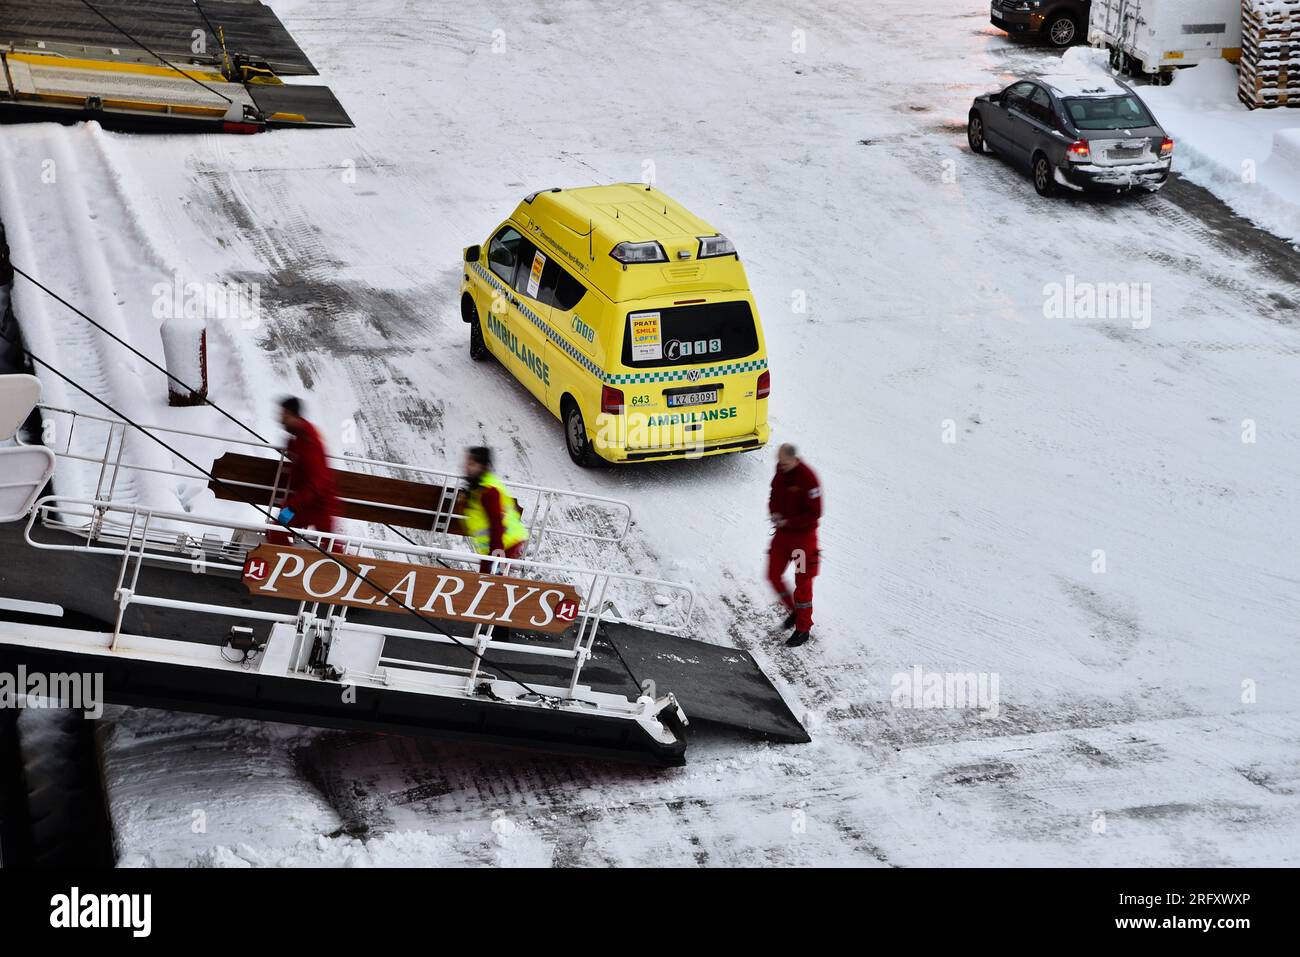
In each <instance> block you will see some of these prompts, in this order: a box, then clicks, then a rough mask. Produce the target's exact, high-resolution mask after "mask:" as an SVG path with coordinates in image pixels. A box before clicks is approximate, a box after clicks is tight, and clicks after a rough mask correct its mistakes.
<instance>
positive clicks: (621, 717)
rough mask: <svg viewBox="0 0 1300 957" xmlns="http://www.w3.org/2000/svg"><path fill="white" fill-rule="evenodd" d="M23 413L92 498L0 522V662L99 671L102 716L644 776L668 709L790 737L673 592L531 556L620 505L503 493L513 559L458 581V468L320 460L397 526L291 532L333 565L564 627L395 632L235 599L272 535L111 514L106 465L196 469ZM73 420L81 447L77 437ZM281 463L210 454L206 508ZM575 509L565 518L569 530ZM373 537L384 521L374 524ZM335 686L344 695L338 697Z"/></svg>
mask: <svg viewBox="0 0 1300 957" xmlns="http://www.w3.org/2000/svg"><path fill="white" fill-rule="evenodd" d="M42 414H43V416H45V417H58V416H66V417H68V418H69V422H65V423H64V424H63V425H62V426H60V427H59V428H58V429H56V432H57V434H60V435H62V436H65V437H66V438H65V441H66V443H67V445H66V447H63V448H58V449H54V450H47V449H44V448H43V447H26V448H39V449H40V451H41V452H43V453H45V454H46V455H50V456H51V458H52V457H53V456H54V455H57V457H58V459H59V461H61V462H68V463H75V462H80V463H82V465H81V466H79V467H83V468H84V467H85V465H90V466H91V467H92V470H93V469H95V468H97V469H98V487H97V491H96V496H95V498H93V499H85V500H77V499H68V498H61V497H58V496H53V495H47V496H45V497H44V498H42V499H40V500H39V501H38V502H36V503H35V506H34V507H33V508H31V509H30V511H29V513H28V516H27V519H26V521H25V522H20V523H12V522H11V523H9V524H5V525H0V555H3V556H4V558H3V560H0V667H2V666H15V665H18V664H27V665H28V667H43V668H47V669H55V670H60V671H86V670H95V671H97V672H100V673H102V674H104V676H105V696H106V698H107V700H109V701H116V702H120V703H124V704H133V705H152V706H156V707H164V708H173V709H179V710H194V711H203V712H213V713H219V714H232V715H242V716H246V717H253V718H260V719H268V720H282V721H291V722H296V723H303V724H315V725H321V726H326V727H345V728H360V729H370V730H380V731H397V732H402V733H412V734H426V735H432V736H437V737H445V738H452V739H457V740H486V741H496V742H498V743H503V744H508V745H516V746H524V747H530V748H539V749H544V750H552V751H562V752H572V753H577V754H584V755H599V756H612V757H619V758H626V759H633V760H648V761H651V762H656V763H664V764H677V763H681V761H682V760H684V753H685V747H686V738H685V736H684V730H685V729H684V723H683V722H679V721H677V720H675V719H674V718H673V716H674V715H679V716H680V714H681V710H680V709H684V711H685V716H684V717H685V718H689V719H690V720H691V721H703V722H705V723H712V724H716V725H720V726H725V727H728V728H733V729H736V730H738V731H741V732H744V733H747V734H751V735H755V736H758V737H762V738H766V739H769V740H773V741H779V742H802V741H807V740H808V736H807V734H806V732H805V731H804V729H803V728H802V727H801V726H800V724H799V722H798V720H797V719H796V718H795V716H794V715H793V713H792V712H791V711H790V709H789V707H788V706H787V705H786V704H785V702H784V701H783V700H782V699H781V696H780V694H779V693H778V692H777V690H776V689H775V688H774V687H773V686H772V684H771V682H770V681H769V680H768V679H767V678H766V676H765V675H764V674H763V673H762V670H761V669H760V668H759V666H758V665H757V663H756V662H755V661H754V659H753V658H752V656H750V655H748V654H746V653H745V652H743V651H738V650H735V649H730V648H722V647H718V646H713V645H709V644H707V643H705V642H701V641H698V640H695V639H694V638H693V637H692V636H691V614H692V611H693V607H694V592H693V590H692V589H690V588H689V586H684V585H679V584H675V583H672V582H667V581H660V580H655V579H647V578H644V577H642V576H636V575H630V574H619V573H615V572H610V571H608V570H592V569H585V568H580V567H573V566H566V565H563V564H560V563H557V562H556V561H553V560H548V559H547V558H546V554H547V552H548V550H550V549H551V548H552V547H553V546H556V545H558V544H560V543H563V542H565V541H566V540H567V541H569V542H572V543H577V544H579V545H581V546H591V545H596V546H599V545H601V544H602V543H603V544H617V543H618V542H620V541H621V540H622V539H623V537H624V536H625V535H626V534H627V531H628V530H629V528H630V527H631V513H630V510H629V509H627V508H626V504H625V503H621V502H618V501H617V500H613V499H604V498H601V497H598V496H584V495H582V494H580V493H573V492H568V491H565V490H558V489H547V488H544V487H540V486H528V485H522V484H520V485H517V486H516V490H517V491H518V494H519V498H520V501H521V505H522V506H523V511H524V514H525V520H526V522H527V523H528V524H529V526H530V532H531V538H530V543H531V544H530V551H529V553H528V554H527V555H526V556H525V557H524V558H521V559H516V560H505V559H503V560H501V561H500V562H498V564H497V566H496V567H494V568H492V569H490V570H489V573H488V574H487V575H479V574H478V570H479V569H478V566H479V561H480V559H479V556H476V555H473V554H470V553H467V552H465V551H463V550H461V549H460V548H458V547H457V545H456V540H457V538H458V536H459V534H460V529H459V527H458V525H459V519H460V514H461V513H460V511H459V510H460V508H461V507H462V504H463V503H462V501H461V499H460V497H459V481H458V477H456V476H454V475H451V474H450V473H445V472H440V471H438V470H435V469H426V468H421V467H417V466H409V465H403V464H399V463H383V462H377V461H375V460H346V459H344V460H338V459H336V461H345V462H347V464H349V465H351V466H361V467H365V468H367V472H366V473H361V472H357V471H355V469H354V468H349V469H339V470H338V471H339V474H340V477H341V480H340V483H339V484H340V489H341V492H342V494H343V495H344V508H345V511H346V512H347V513H349V514H350V515H351V516H352V519H353V521H354V522H366V523H369V527H371V528H374V526H375V524H376V523H378V524H380V525H383V524H388V523H396V525H398V526H401V529H402V530H401V531H400V532H398V537H399V538H400V540H396V539H393V538H391V537H386V538H383V539H372V538H366V537H364V536H362V535H360V534H352V535H346V534H337V535H333V536H317V533H309V534H310V535H312V536H314V537H318V538H319V539H320V544H321V545H323V546H325V547H326V548H328V549H330V550H335V549H338V550H339V554H341V555H343V556H344V558H343V559H340V560H339V561H341V562H345V564H344V565H343V566H341V567H343V568H346V567H347V565H346V562H351V563H354V564H353V567H354V568H355V563H359V562H367V563H375V564H379V563H382V562H383V561H384V560H395V561H391V562H390V563H391V564H395V565H397V566H398V567H399V568H401V569H408V568H409V569H416V568H418V569H421V574H424V575H431V576H451V575H453V574H460V575H474V576H475V577H476V579H478V580H479V583H480V585H481V584H482V581H484V580H487V579H492V580H494V581H498V582H504V581H507V580H513V581H515V582H516V584H517V585H519V586H520V587H522V586H523V585H528V584H530V583H533V584H542V585H546V584H547V583H554V582H559V583H563V584H562V585H560V586H557V587H565V588H571V589H573V593H574V594H576V595H578V596H580V604H579V603H575V608H577V607H580V608H581V614H579V615H577V617H576V618H575V619H573V620H570V619H568V618H565V619H564V621H566V622H570V621H571V623H570V624H568V625H567V626H557V627H553V628H551V629H550V630H547V629H537V630H532V629H529V628H527V627H517V626H516V627H512V630H511V631H510V632H509V633H508V634H505V633H501V632H500V631H498V629H497V624H499V623H500V622H497V623H494V624H491V625H489V626H488V627H484V625H483V624H482V623H479V624H469V623H467V622H466V619H465V618H463V617H461V618H456V617H454V616H453V617H450V618H444V617H442V616H441V615H438V616H436V617H435V614H434V613H432V612H430V613H428V614H426V615H424V616H423V617H424V618H425V619H427V620H423V621H417V620H416V619H415V617H414V616H409V615H394V614H392V613H391V612H392V609H389V610H386V611H377V610H373V609H372V608H370V607H366V606H365V605H364V604H362V605H361V606H360V607H355V606H352V605H347V604H346V603H342V604H340V603H331V602H329V601H323V602H313V601H308V600H302V601H296V600H295V601H293V602H289V601H286V600H285V597H279V596H278V595H277V596H276V597H268V596H264V595H262V594H259V593H258V591H259V590H258V589H256V588H253V587H251V586H250V575H251V574H252V573H251V572H250V567H251V564H250V563H251V562H252V560H253V558H254V557H255V553H256V554H261V551H260V550H261V549H265V548H266V547H267V546H266V545H265V544H264V540H265V537H266V535H267V534H268V533H270V532H273V531H274V527H273V526H268V525H266V524H265V522H264V521H259V522H237V521H230V520H229V519H215V518H202V517H199V516H196V515H191V514H187V513H167V512H162V511H159V510H156V509H142V508H140V507H137V506H134V505H128V504H122V503H118V502H114V501H113V496H114V490H115V489H116V487H117V485H118V480H119V476H120V473H122V472H124V471H128V470H133V471H140V472H149V471H162V472H163V473H164V474H166V475H168V476H172V477H174V478H181V479H191V480H193V479H195V478H197V477H198V476H196V475H195V474H194V473H192V472H182V471H177V470H167V469H161V470H160V469H157V468H149V467H145V466H138V465H128V464H125V463H123V462H122V455H121V451H122V447H123V443H124V441H125V436H126V434H127V431H128V428H127V426H126V425H125V424H124V423H121V422H117V421H116V420H112V419H107V418H103V417H96V416H87V415H84V414H77V413H71V412H68V411H67V410H61V409H53V408H49V407H46V408H43V409H42ZM86 420H89V421H86ZM79 422H80V424H78V423H79ZM95 425H98V426H99V427H100V434H99V435H97V436H95V437H94V438H93V439H92V440H91V441H90V443H89V444H87V441H86V440H87V439H88V438H89V433H90V431H91V427H92V426H95ZM145 428H146V429H148V431H151V432H157V433H160V434H167V433H169V432H170V433H172V434H173V435H176V436H180V435H185V436H188V437H190V438H191V439H192V438H194V437H195V435H196V433H180V432H177V431H176V430H168V429H163V428H161V427H152V426H147V427H145ZM74 436H78V437H80V438H79V439H78V440H77V441H78V442H79V443H80V444H74ZM100 437H102V438H103V444H102V447H100V446H98V445H97V442H98V441H99V438H100ZM220 442H221V444H222V445H223V446H224V445H243V446H245V447H248V446H258V445H259V443H255V442H248V441H241V440H232V439H222V440H220ZM20 448H23V447H21V446H20ZM261 450H262V451H267V452H269V451H272V450H271V449H270V447H267V446H262V449H261ZM0 454H4V453H3V452H2V451H0ZM282 470H283V467H282V464H281V463H280V462H279V460H278V459H272V458H270V457H269V456H266V457H261V456H255V455H246V454H243V453H231V452H229V451H225V452H223V454H221V455H219V456H217V461H216V464H215V465H214V467H213V469H212V475H213V476H214V477H216V478H214V481H217V480H219V481H220V483H221V484H222V486H223V489H222V490H223V491H224V493H225V494H224V495H223V496H222V497H224V498H227V499H230V500H233V501H245V502H247V503H249V504H250V505H253V504H257V505H266V504H275V503H276V501H277V499H278V497H279V496H280V495H282V493H283V490H284V488H283V486H284V481H283V475H282ZM385 471H388V472H390V473H395V474H387V475H385V474H382V473H384V472H385ZM398 475H401V476H403V477H397V476H398ZM56 484H57V477H56ZM580 513H581V514H582V515H584V516H586V517H583V518H580V519H579V520H577V521H574V516H575V515H578V514H580ZM593 515H594V516H598V517H596V518H593V517H592V516H593ZM390 531H398V530H397V529H396V528H394V527H393V526H392V525H391V524H390ZM461 548H463V546H461ZM288 551H293V550H292V549H288ZM302 551H303V554H305V555H306V556H307V557H309V558H311V559H313V560H315V561H321V559H319V558H318V557H317V555H316V554H315V553H311V552H310V551H309V550H305V549H304V550H302ZM319 554H320V555H326V553H325V552H324V551H322V552H320V553H319ZM375 556H383V557H382V558H379V557H375ZM323 561H324V563H325V564H330V562H331V559H330V558H329V556H328V555H326V557H325V559H324V560H323ZM444 569H445V570H446V571H444ZM457 569H459V571H457ZM469 569H472V570H473V571H469ZM502 576H513V578H503V577H502ZM254 577H256V576H254ZM257 580H258V581H260V580H262V579H257ZM340 581H342V579H340ZM273 594H274V593H273ZM349 594H351V592H349ZM288 597H293V596H288ZM430 604H431V607H434V608H435V611H436V606H432V600H430ZM354 605H355V603H354ZM620 609H622V610H620ZM448 610H449V611H452V609H451V607H450V606H448ZM424 611H425V612H429V609H428V608H425V609H424ZM422 626H427V627H422ZM560 627H563V630H559V629H560ZM236 633H242V639H241V640H242V641H243V643H244V646H245V647H254V648H257V649H258V653H257V655H256V656H255V657H254V658H253V659H252V660H249V659H248V657H247V656H244V657H243V658H240V656H239V655H238V654H233V655H232V647H233V644H234V635H235V634H236ZM343 689H352V695H353V696H352V700H350V701H349V700H347V695H346V694H341V691H342V690H343ZM679 706H680V708H679Z"/></svg>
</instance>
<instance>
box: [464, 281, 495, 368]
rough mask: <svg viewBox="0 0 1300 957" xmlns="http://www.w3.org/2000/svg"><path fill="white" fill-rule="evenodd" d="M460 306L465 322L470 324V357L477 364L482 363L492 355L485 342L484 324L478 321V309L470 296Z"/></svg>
mask: <svg viewBox="0 0 1300 957" xmlns="http://www.w3.org/2000/svg"><path fill="white" fill-rule="evenodd" d="M460 306H461V309H462V310H463V312H464V318H465V321H466V322H468V323H469V357H470V358H471V359H473V360H474V361H475V362H482V361H483V360H484V359H487V358H489V357H490V356H491V355H492V353H490V352H488V347H487V343H486V342H484V341H483V323H481V322H479V321H478V307H477V306H475V305H474V300H473V299H471V298H470V297H469V296H466V297H465V298H464V299H463V300H462V301H461V304H460Z"/></svg>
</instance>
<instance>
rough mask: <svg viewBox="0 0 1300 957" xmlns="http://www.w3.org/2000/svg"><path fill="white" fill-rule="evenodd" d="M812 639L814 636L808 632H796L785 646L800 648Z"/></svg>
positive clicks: (787, 640)
mask: <svg viewBox="0 0 1300 957" xmlns="http://www.w3.org/2000/svg"><path fill="white" fill-rule="evenodd" d="M810 637H812V636H811V635H809V634H808V632H806V631H796V632H795V633H794V634H793V635H791V636H790V637H789V638H787V639H786V642H785V646H786V647H787V648H798V647H799V646H800V645H802V644H803V643H804V642H805V641H807V640H808V639H809V638H810Z"/></svg>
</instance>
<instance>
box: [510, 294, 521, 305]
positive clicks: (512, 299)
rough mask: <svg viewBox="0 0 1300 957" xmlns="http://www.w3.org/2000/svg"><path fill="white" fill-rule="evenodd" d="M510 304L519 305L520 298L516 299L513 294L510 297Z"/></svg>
mask: <svg viewBox="0 0 1300 957" xmlns="http://www.w3.org/2000/svg"><path fill="white" fill-rule="evenodd" d="M510 305H512V306H517V305H519V300H518V299H516V298H515V297H514V296H511V297H510Z"/></svg>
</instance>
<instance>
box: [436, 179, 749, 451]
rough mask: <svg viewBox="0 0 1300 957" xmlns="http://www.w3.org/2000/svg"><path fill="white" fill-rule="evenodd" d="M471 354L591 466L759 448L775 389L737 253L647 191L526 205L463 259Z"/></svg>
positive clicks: (580, 194) (573, 192)
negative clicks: (528, 395)
mask: <svg viewBox="0 0 1300 957" xmlns="http://www.w3.org/2000/svg"><path fill="white" fill-rule="evenodd" d="M461 317H462V318H463V319H464V320H465V322H467V323H468V324H469V327H470V330H469V332H470V355H471V356H473V357H474V358H475V359H486V358H488V357H489V356H493V357H495V358H496V359H498V360H499V361H500V362H501V363H502V364H503V365H504V366H505V367H506V369H508V370H509V371H510V373H511V374H512V375H513V376H514V377H515V378H517V379H518V380H519V381H520V382H522V383H523V384H524V386H526V387H527V388H528V390H529V391H530V392H532V393H533V395H534V396H536V398H537V400H538V401H539V402H541V403H543V404H544V405H545V406H546V407H547V408H548V409H550V410H551V412H552V413H553V414H554V415H556V416H557V417H558V418H559V419H560V420H561V421H562V422H563V423H564V435H565V441H566V444H567V445H568V449H569V455H570V456H571V457H572V458H573V460H574V461H575V462H577V463H578V464H580V465H591V464H595V463H596V461H597V459H598V458H599V459H604V460H606V461H609V462H645V461H653V460H663V459H672V458H695V457H699V456H703V455H721V454H723V453H726V452H743V451H749V450H752V449H757V448H760V447H761V446H762V445H763V444H764V443H765V442H766V441H767V436H768V427H767V398H768V393H769V391H770V388H771V379H770V376H769V373H768V368H767V347H766V344H765V343H764V340H763V328H762V325H761V324H760V322H759V319H758V308H757V306H756V305H755V303H754V297H753V295H752V294H751V293H750V291H749V282H748V280H747V279H746V277H745V270H744V267H743V266H741V264H740V259H739V257H738V256H737V254H736V249H735V247H734V246H733V245H732V244H731V242H730V240H728V239H727V238H726V237H725V236H723V235H722V234H721V233H719V232H718V230H716V229H714V228H713V227H712V226H710V225H709V224H708V223H706V222H705V221H704V220H702V219H700V218H699V217H697V216H695V215H693V214H692V213H690V212H689V211H687V210H686V209H685V208H684V207H682V206H681V205H680V204H678V203H676V202H675V201H673V200H672V199H670V198H669V197H668V196H666V195H664V194H663V193H662V192H660V191H659V190H657V189H654V188H652V187H648V186H644V185H641V184H639V183H622V184H617V185H613V186H592V187H584V188H581V189H550V190H543V191H541V192H537V193H533V194H531V195H529V196H528V197H526V198H525V199H524V201H523V202H521V203H520V204H519V207H518V208H517V209H516V210H515V211H514V214H513V215H511V217H510V218H509V219H507V220H506V221H505V222H504V223H502V224H501V225H500V226H499V227H498V228H497V229H496V230H494V231H493V233H492V235H491V237H490V238H489V239H488V241H487V242H486V243H485V244H484V245H482V246H479V245H475V246H470V247H468V248H467V249H466V250H465V270H464V280H463V282H462V285H461Z"/></svg>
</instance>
